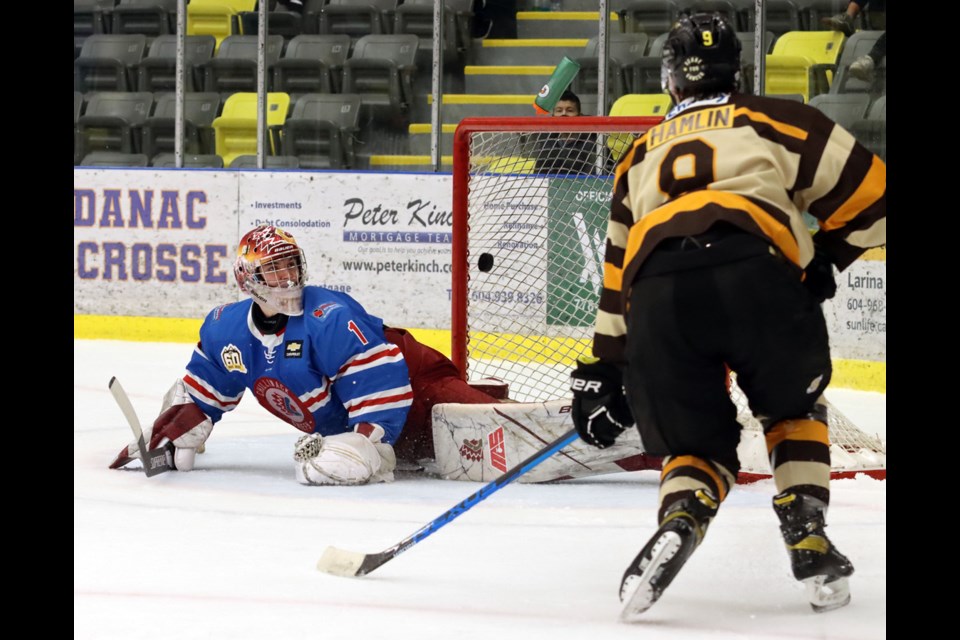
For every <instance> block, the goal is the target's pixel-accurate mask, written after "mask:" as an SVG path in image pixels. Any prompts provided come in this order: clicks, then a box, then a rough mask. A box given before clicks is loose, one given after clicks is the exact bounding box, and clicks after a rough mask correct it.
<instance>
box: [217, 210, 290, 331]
mask: <svg viewBox="0 0 960 640" xmlns="http://www.w3.org/2000/svg"><path fill="white" fill-rule="evenodd" d="M233 274H234V276H236V278H237V284H238V285H239V286H240V290H241V291H243V292H244V293H246V294H249V295H250V296H251V297H252V298H253V299H254V300H256V301H257V302H258V303H260V304H261V305H265V306H268V307H270V308H272V309H274V310H276V311H279V312H280V313H283V314H285V315H288V316H299V315H302V314H303V286H304V284H306V281H307V260H306V258H305V257H304V255H303V250H302V249H301V248H300V246H299V245H298V244H297V241H296V240H294V238H293V236H292V235H290V234H289V233H287V232H286V231H284V230H283V229H279V228H277V227H273V226H270V225H265V224H264V225H260V226H259V227H256V228H255V229H253V230H251V231H249V232H247V233H246V235H244V236H243V237H242V238H241V239H240V245H239V246H238V247H237V260H236V262H235V263H234V265H233Z"/></svg>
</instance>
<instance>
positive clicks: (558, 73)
mask: <svg viewBox="0 0 960 640" xmlns="http://www.w3.org/2000/svg"><path fill="white" fill-rule="evenodd" d="M578 71H580V65H579V64H578V63H577V62H576V61H575V60H571V59H570V58H568V57H567V56H563V60H561V61H560V63H559V64H558V65H557V67H556V69H554V70H553V75H551V76H550V79H549V80H547V84H545V85H543V87H542V88H541V89H540V93H538V94H537V97H536V98H535V99H534V101H533V108H534V109H536V110H537V113H538V114H539V115H546V114H548V113H552V112H553V108H554V107H555V106H556V104H557V102H558V101H559V100H560V96H561V95H563V92H564V91H566V90H567V87H569V86H570V83H571V82H573V77H574V76H575V75H577V72H578Z"/></svg>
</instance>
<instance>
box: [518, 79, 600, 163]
mask: <svg viewBox="0 0 960 640" xmlns="http://www.w3.org/2000/svg"><path fill="white" fill-rule="evenodd" d="M552 115H553V116H554V117H560V118H566V117H576V116H582V115H583V112H582V108H581V105H580V97H579V96H578V95H577V94H575V93H574V92H573V91H571V90H569V89H567V90H566V91H564V92H563V94H561V96H560V99H559V100H557V104H556V105H554V107H553V112H552ZM538 141H539V145H538V146H537V149H536V167H537V171H538V172H539V173H588V174H593V173H595V172H596V165H597V160H596V158H597V156H596V152H597V138H596V136H595V135H594V134H592V133H566V132H565V133H545V134H540V135H539V138H538ZM604 151H605V153H604V164H605V166H606V168H608V169H609V168H611V166H612V164H613V163H612V162H611V160H610V158H609V152H606V149H604Z"/></svg>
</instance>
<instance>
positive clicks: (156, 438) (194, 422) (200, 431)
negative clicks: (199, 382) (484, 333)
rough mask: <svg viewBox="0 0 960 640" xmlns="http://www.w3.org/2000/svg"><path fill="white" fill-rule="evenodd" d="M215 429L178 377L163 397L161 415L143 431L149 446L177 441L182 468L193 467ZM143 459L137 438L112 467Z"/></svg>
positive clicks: (178, 462) (177, 460)
mask: <svg viewBox="0 0 960 640" xmlns="http://www.w3.org/2000/svg"><path fill="white" fill-rule="evenodd" d="M211 431H213V422H212V421H211V420H210V418H209V417H208V416H207V414H205V413H204V412H203V411H201V410H200V407H198V406H197V405H196V404H194V403H193V400H191V399H190V394H188V393H187V388H186V385H184V383H183V380H182V379H180V380H177V381H176V382H175V383H174V384H173V386H172V387H170V390H169V391H167V393H166V395H165V396H163V405H162V407H161V411H160V415H159V416H157V419H156V420H154V422H153V425H152V426H151V427H150V428H149V429H145V430H144V432H143V439H144V442H145V443H146V445H147V449H148V450H150V449H157V448H159V447H162V446H164V445H165V444H167V443H168V442H172V443H173V447H174V452H173V467H174V469H176V470H178V471H190V470H192V469H193V462H194V458H195V457H196V455H197V448H198V447H202V446H203V443H204V442H206V441H207V438H209V437H210V432H211ZM139 459H140V447H139V445H138V443H137V442H136V441H134V442H132V443H130V444H128V445H127V446H126V447H124V448H123V449H122V450H121V451H120V453H119V454H118V455H117V457H116V459H114V461H113V462H112V463H111V464H110V468H111V469H119V468H120V467H122V466H124V465H125V464H127V463H129V462H132V461H133V460H139Z"/></svg>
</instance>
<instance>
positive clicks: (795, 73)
mask: <svg viewBox="0 0 960 640" xmlns="http://www.w3.org/2000/svg"><path fill="white" fill-rule="evenodd" d="M814 64H815V63H814V61H813V60H811V59H810V58H808V57H806V56H778V55H774V54H769V55H768V56H767V73H766V76H765V79H764V94H765V95H770V96H775V95H783V94H797V95H802V96H803V101H804V102H810V97H811V96H813V95H818V94H819V93H824V92H823V91H818V90H817V83H816V82H815V81H814V79H813V66H814Z"/></svg>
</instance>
